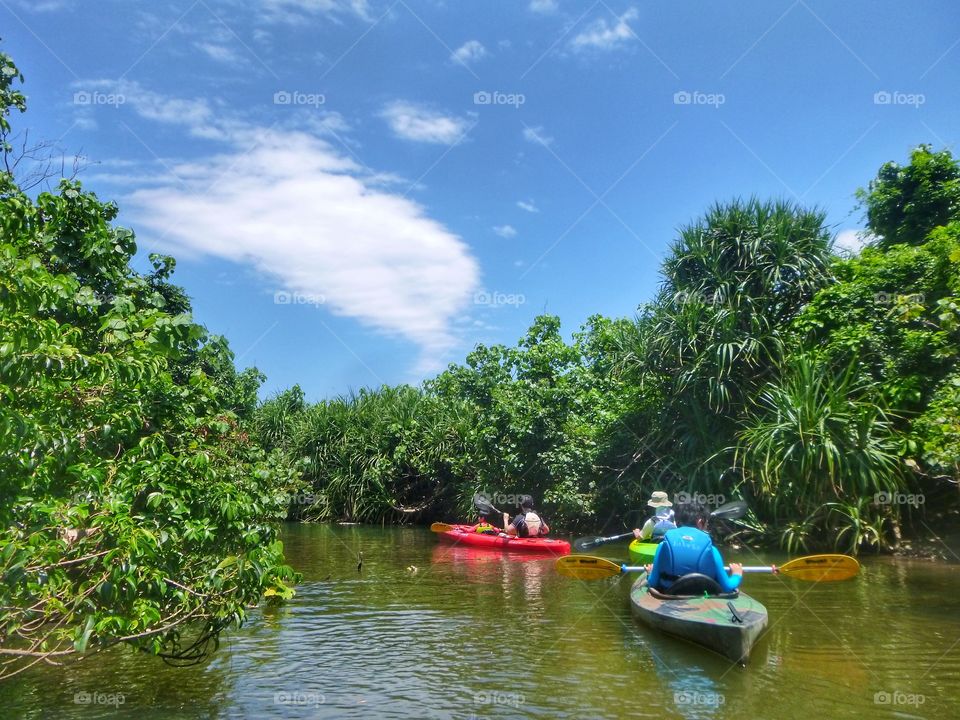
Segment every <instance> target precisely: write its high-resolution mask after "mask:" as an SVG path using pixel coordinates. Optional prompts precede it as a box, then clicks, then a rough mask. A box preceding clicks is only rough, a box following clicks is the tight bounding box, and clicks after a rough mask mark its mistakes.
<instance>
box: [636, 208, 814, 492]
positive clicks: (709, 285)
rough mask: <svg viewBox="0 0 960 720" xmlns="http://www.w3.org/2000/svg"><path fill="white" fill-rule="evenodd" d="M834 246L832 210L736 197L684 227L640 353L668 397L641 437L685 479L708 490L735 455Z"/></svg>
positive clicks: (648, 316) (643, 327) (657, 392)
mask: <svg viewBox="0 0 960 720" xmlns="http://www.w3.org/2000/svg"><path fill="white" fill-rule="evenodd" d="M829 248H830V236H829V233H828V232H827V230H826V228H825V227H824V214H823V213H822V212H821V211H819V210H808V209H805V208H801V207H798V206H795V205H792V204H790V203H786V202H761V201H759V200H757V199H750V200H746V201H743V200H735V201H733V202H731V203H728V204H726V205H716V206H714V207H713V208H711V209H710V210H709V211H708V212H707V213H706V215H705V216H704V217H703V218H701V219H700V220H698V221H696V222H694V223H693V224H691V225H688V226H686V227H684V228H682V229H681V231H680V237H679V238H678V239H677V241H676V242H675V243H674V245H673V248H672V251H671V254H670V256H669V257H668V258H667V260H666V261H665V263H664V266H663V274H664V282H663V285H662V287H661V289H660V292H659V294H658V296H657V298H656V300H655V301H654V302H653V303H652V304H651V305H650V306H649V307H648V308H646V309H645V310H644V312H643V314H642V316H641V317H640V319H639V320H638V325H639V326H640V327H639V331H638V333H637V336H636V337H637V339H638V341H639V342H640V343H642V345H641V346H639V347H637V348H636V349H635V351H634V352H633V353H632V357H633V358H634V362H635V363H637V364H638V368H637V370H636V373H637V374H639V375H646V376H648V378H652V380H650V379H648V380H647V381H646V382H647V384H648V385H649V384H650V383H651V382H656V383H659V384H660V388H658V389H651V390H650V392H651V395H652V396H654V397H661V398H662V402H663V404H662V406H661V407H660V408H658V409H657V410H656V417H655V418H651V422H650V423H649V427H650V434H649V435H648V436H646V437H645V438H644V441H645V444H646V445H647V446H649V447H651V448H654V449H655V450H656V453H657V454H659V455H661V456H663V457H667V458H669V459H670V460H671V463H672V466H673V467H674V469H675V471H676V474H678V475H680V476H683V477H684V479H685V480H686V481H688V482H698V483H699V484H700V487H701V488H702V487H704V484H705V483H710V484H713V483H715V482H716V478H717V477H718V476H719V474H720V473H721V471H723V470H724V469H725V468H727V467H728V466H729V465H730V463H731V461H732V450H731V448H732V447H733V445H734V444H735V442H734V440H735V434H736V431H737V429H738V426H739V422H740V418H741V417H742V415H743V412H744V409H745V408H746V407H748V406H749V404H750V402H751V399H752V398H753V396H754V395H755V393H756V391H757V388H758V387H759V386H760V385H761V384H762V383H764V382H766V381H768V380H769V379H770V378H771V376H772V374H773V373H774V372H775V368H776V366H777V363H778V361H779V360H780V358H781V357H782V354H783V349H784V345H783V342H784V331H785V330H786V328H787V327H788V326H789V323H790V322H791V320H792V319H793V318H794V317H795V316H796V314H797V313H798V312H799V311H800V309H801V308H802V307H803V306H804V304H805V303H807V302H808V301H809V300H810V298H811V297H813V295H814V293H815V292H816V291H817V290H819V289H820V288H821V287H823V286H824V285H825V284H827V282H828V281H829V278H830V273H829V259H830V250H829Z"/></svg>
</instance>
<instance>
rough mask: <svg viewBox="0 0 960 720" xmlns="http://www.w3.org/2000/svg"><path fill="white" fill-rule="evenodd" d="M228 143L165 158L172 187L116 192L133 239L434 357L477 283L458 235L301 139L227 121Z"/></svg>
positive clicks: (325, 148) (318, 143) (307, 137)
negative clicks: (247, 268) (208, 260)
mask: <svg viewBox="0 0 960 720" xmlns="http://www.w3.org/2000/svg"><path fill="white" fill-rule="evenodd" d="M229 138H230V139H229V149H228V150H227V151H226V152H224V153H221V154H218V155H214V156H211V157H206V158H200V159H197V160H195V161H193V162H189V163H180V164H176V165H174V166H173V167H172V169H173V172H174V173H175V174H176V176H177V177H178V178H181V180H182V182H177V183H175V182H170V183H168V184H166V185H164V186H161V187H150V186H142V187H140V188H139V189H137V190H135V191H134V192H133V193H132V194H131V195H130V196H129V197H128V198H127V199H126V201H125V208H126V212H127V213H128V214H129V216H130V218H131V221H132V222H131V224H132V225H133V226H134V227H135V228H137V229H138V231H139V234H140V236H141V237H143V238H145V239H146V240H148V241H151V240H152V241H154V242H157V243H159V244H161V245H164V246H166V247H168V248H169V249H170V250H171V251H174V252H179V253H183V254H190V255H194V256H197V255H199V256H214V257H218V258H223V259H226V260H230V261H233V262H236V263H242V264H247V265H251V266H253V267H254V268H255V269H256V270H258V271H259V272H260V273H261V274H263V275H265V276H267V277H269V278H271V279H272V281H273V282H274V283H275V285H274V289H277V290H285V291H288V292H292V293H300V294H302V295H305V296H308V295H309V296H315V297H316V296H323V297H324V298H325V299H326V304H325V306H324V307H325V308H327V309H329V310H330V311H331V312H333V313H336V314H339V315H344V316H347V317H351V318H354V319H356V320H358V321H359V322H361V323H362V324H364V325H366V326H369V327H372V328H375V329H376V330H378V331H381V332H384V333H386V334H388V335H391V336H397V337H401V338H404V339H406V340H409V341H411V342H413V343H415V344H416V345H418V346H419V347H420V349H421V351H422V357H423V358H424V360H425V361H426V360H433V361H438V360H439V359H441V357H442V354H443V353H444V352H446V351H448V350H449V349H450V348H451V347H452V346H453V345H454V342H455V339H454V333H453V332H452V331H451V321H452V319H453V318H454V317H456V316H457V315H458V314H459V313H461V312H462V311H463V309H464V308H465V307H467V306H468V305H469V300H470V298H471V296H472V293H473V292H474V291H475V289H476V287H477V286H478V282H479V269H478V265H477V262H476V260H475V259H474V257H473V256H472V255H471V253H470V251H469V249H468V247H467V246H466V245H465V244H464V243H463V241H462V240H461V239H460V238H459V237H457V236H456V235H454V234H453V233H451V232H450V231H449V230H447V228H445V227H444V226H443V225H442V224H440V223H438V222H437V221H435V220H433V219H431V218H430V217H428V216H427V214H426V210H425V209H424V208H423V207H422V206H420V205H419V204H417V203H416V202H414V201H411V200H409V199H407V198H404V197H401V196H400V195H398V194H395V193H390V192H387V191H385V190H383V189H382V188H380V187H378V186H377V185H376V184H375V183H372V182H370V181H369V178H368V177H367V176H366V175H365V174H364V173H363V172H361V170H360V168H358V167H357V165H356V164H355V163H354V162H353V161H352V160H350V159H349V158H346V157H344V156H343V155H341V154H339V153H338V152H337V151H336V150H334V149H333V148H332V147H331V146H330V145H329V144H328V143H327V142H325V141H324V140H321V139H319V138H317V137H315V136H313V135H311V134H308V133H305V132H302V131H294V132H291V131H280V130H276V129H270V130H267V129H263V128H254V127H245V128H243V129H240V128H238V127H237V126H234V127H233V128H232V129H231V130H230V131H229ZM427 366H428V365H427V364H424V367H427Z"/></svg>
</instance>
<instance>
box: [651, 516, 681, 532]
mask: <svg viewBox="0 0 960 720" xmlns="http://www.w3.org/2000/svg"><path fill="white" fill-rule="evenodd" d="M651 519H652V520H653V521H654V526H653V536H652V537H653V538H654V539H660V538H662V537H663V536H664V535H666V534H667V530H673V529H674V528H675V527H676V526H677V524H676V523H675V522H674V521H673V510H668V511H667V512H663V511H659V512H657V514H656V515H654V516H653V518H651Z"/></svg>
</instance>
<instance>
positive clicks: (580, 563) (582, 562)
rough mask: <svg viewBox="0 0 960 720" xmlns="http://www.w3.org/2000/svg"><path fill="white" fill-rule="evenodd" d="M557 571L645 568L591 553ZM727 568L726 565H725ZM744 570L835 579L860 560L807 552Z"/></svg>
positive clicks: (567, 559)
mask: <svg viewBox="0 0 960 720" xmlns="http://www.w3.org/2000/svg"><path fill="white" fill-rule="evenodd" d="M556 568H557V572H559V573H560V574H561V575H566V576H567V577H573V578H578V579H580V580H600V579H602V578H608V577H615V576H617V575H622V574H623V573H628V572H644V571H645V570H646V568H645V567H643V566H629V565H620V564H618V563H615V562H613V561H612V560H607V559H606V558H600V557H591V556H590V555H566V556H564V557H562V558H557V562H556ZM727 570H728V571H729V568H727ZM743 572H744V573H771V574H777V575H786V576H787V577H791V578H795V579H797V580H809V581H811V582H836V581H839V580H847V579H849V578H852V577H854V576H856V575H857V573H859V572H860V563H859V562H857V560H856V558H852V557H850V556H849V555H807V556H805V557H799V558H795V559H794V560H790V561H789V562H788V563H786V564H784V565H781V566H780V567H777V566H776V565H758V566H744V568H743Z"/></svg>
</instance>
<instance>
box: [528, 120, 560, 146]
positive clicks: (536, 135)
mask: <svg viewBox="0 0 960 720" xmlns="http://www.w3.org/2000/svg"><path fill="white" fill-rule="evenodd" d="M523 139H524V140H526V141H527V142H532V143H536V144H537V145H543V146H544V147H546V146H547V145H549V144H550V143H552V142H553V138H552V137H550V136H549V135H546V134H544V132H543V126H542V125H537V126H536V127H526V128H524V129H523Z"/></svg>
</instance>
